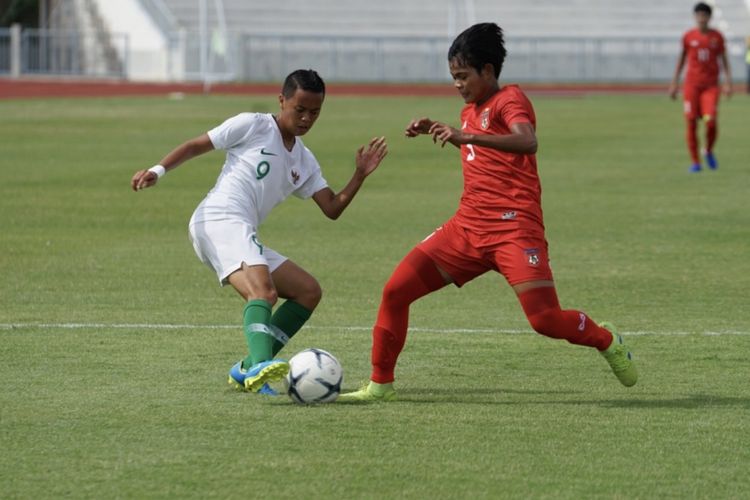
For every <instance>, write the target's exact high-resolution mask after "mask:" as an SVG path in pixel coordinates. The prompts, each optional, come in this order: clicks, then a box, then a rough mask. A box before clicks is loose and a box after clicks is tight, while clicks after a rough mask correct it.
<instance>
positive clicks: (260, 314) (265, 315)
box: [242, 299, 274, 368]
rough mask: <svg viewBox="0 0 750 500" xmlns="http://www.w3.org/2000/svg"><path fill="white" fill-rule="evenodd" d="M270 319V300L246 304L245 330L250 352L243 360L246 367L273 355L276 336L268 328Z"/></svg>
mask: <svg viewBox="0 0 750 500" xmlns="http://www.w3.org/2000/svg"><path fill="white" fill-rule="evenodd" d="M270 321H271V304H269V303H268V301H266V300H263V299H256V300H251V301H250V302H248V303H247V305H245V312H244V331H245V340H246V341H247V348H248V350H249V351H250V354H249V355H248V356H247V357H246V358H245V359H244V360H243V361H242V366H243V367H244V368H250V367H251V366H252V365H254V364H256V363H260V362H261V361H268V360H269V359H271V358H272V357H273V342H274V337H273V335H271V331H270V330H269V328H268V325H269V323H270Z"/></svg>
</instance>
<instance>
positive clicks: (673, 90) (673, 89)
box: [669, 48, 687, 99]
mask: <svg viewBox="0 0 750 500" xmlns="http://www.w3.org/2000/svg"><path fill="white" fill-rule="evenodd" d="M686 57H687V52H686V51H685V49H684V48H683V49H682V53H680V58H679V59H677V67H676V68H675V69H674V76H673V77H672V83H671V84H670V85H669V97H670V98H671V99H677V89H678V87H677V85H678V82H679V81H680V75H681V74H682V68H683V67H684V66H685V58H686Z"/></svg>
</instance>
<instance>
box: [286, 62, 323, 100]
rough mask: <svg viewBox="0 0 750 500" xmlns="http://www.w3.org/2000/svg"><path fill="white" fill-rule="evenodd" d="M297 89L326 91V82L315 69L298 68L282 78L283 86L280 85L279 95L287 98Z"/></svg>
mask: <svg viewBox="0 0 750 500" xmlns="http://www.w3.org/2000/svg"><path fill="white" fill-rule="evenodd" d="M297 89H302V90H307V91H308V92H315V93H316V94H325V93H326V84H325V83H323V79H322V78H321V77H320V75H319V74H318V72H317V71H315V70H312V69H298V70H296V71H292V72H291V73H289V75H288V76H287V77H286V79H285V80H284V86H283V87H281V95H283V96H284V97H286V98H287V99H289V98H290V97H292V96H293V95H294V93H295V92H296V91H297Z"/></svg>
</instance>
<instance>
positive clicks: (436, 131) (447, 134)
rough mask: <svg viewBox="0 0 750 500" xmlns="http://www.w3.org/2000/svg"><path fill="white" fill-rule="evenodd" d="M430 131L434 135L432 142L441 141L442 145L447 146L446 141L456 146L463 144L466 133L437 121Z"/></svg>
mask: <svg viewBox="0 0 750 500" xmlns="http://www.w3.org/2000/svg"><path fill="white" fill-rule="evenodd" d="M428 133H429V134H430V135H432V142H434V143H435V144H437V143H438V142H440V147H441V148H442V147H445V143H446V142H450V143H451V144H454V145H456V146H458V145H460V144H463V143H464V142H465V141H464V133H463V132H461V131H460V130H458V129H456V128H453V127H451V126H450V125H446V124H445V123H440V122H435V123H433V124H432V126H431V127H430V129H429V131H428Z"/></svg>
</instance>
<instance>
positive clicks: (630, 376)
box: [600, 322, 638, 387]
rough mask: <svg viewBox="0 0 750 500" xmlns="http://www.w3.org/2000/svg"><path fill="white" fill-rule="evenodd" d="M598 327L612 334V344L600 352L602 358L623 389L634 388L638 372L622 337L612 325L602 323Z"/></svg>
mask: <svg viewBox="0 0 750 500" xmlns="http://www.w3.org/2000/svg"><path fill="white" fill-rule="evenodd" d="M600 326H601V327H602V328H606V329H607V330H609V332H610V333H611V334H612V344H610V346H609V347H607V349H605V350H604V351H600V352H601V354H602V356H604V359H606V360H607V363H609V366H610V367H612V371H613V372H614V374H615V376H616V377H617V379H618V380H619V381H620V383H621V384H622V385H624V386H625V387H632V386H634V385H635V383H636V382H637V381H638V370H636V368H635V363H634V362H633V355H632V354H631V353H630V350H628V347H627V346H626V345H625V344H624V343H623V342H622V337H620V335H618V334H617V330H616V329H615V326H614V325H613V324H612V323H606V322H603V323H602V324H601V325H600Z"/></svg>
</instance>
